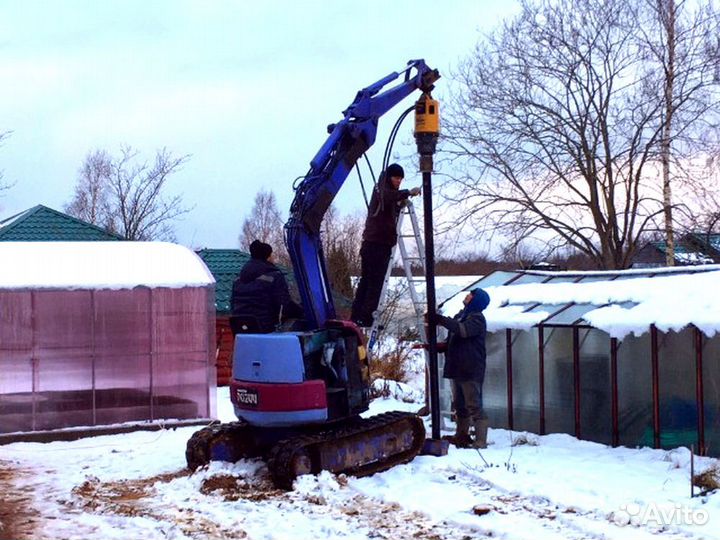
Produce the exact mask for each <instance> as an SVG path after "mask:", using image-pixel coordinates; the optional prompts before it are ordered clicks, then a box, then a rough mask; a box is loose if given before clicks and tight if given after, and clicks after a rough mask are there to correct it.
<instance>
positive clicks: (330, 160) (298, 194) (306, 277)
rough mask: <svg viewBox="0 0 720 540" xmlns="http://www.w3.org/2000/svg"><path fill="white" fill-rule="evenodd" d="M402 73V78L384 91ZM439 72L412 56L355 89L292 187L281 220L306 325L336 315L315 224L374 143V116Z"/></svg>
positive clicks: (426, 85) (429, 83) (426, 89)
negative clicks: (285, 216)
mask: <svg viewBox="0 0 720 540" xmlns="http://www.w3.org/2000/svg"><path fill="white" fill-rule="evenodd" d="M401 76H404V78H403V80H402V82H400V83H399V84H397V85H395V86H393V87H391V88H388V89H386V90H384V91H383V89H384V88H385V87H386V86H387V85H389V84H390V83H392V82H393V81H395V80H397V79H398V78H400V77H401ZM439 78H440V74H439V73H438V71H437V70H434V69H430V68H429V67H428V66H427V65H426V64H425V61H424V60H421V59H420V60H411V61H410V62H408V64H407V67H406V68H405V69H403V70H402V71H399V72H397V71H395V72H393V73H390V74H389V75H387V76H385V77H383V78H382V79H380V80H379V81H377V82H375V83H373V84H371V85H370V86H368V87H367V88H364V89H362V90H360V91H359V92H358V93H357V95H356V96H355V100H354V101H353V102H352V103H351V104H350V106H349V107H348V108H347V109H345V111H343V116H344V118H343V119H342V120H340V121H339V122H338V123H337V124H332V125H330V126H328V132H329V134H330V135H329V137H328V139H327V140H326V141H325V144H323V145H322V147H321V148H320V150H319V151H318V153H317V154H316V155H315V157H314V158H313V159H312V161H311V162H310V170H309V171H308V173H307V174H306V175H305V177H304V178H303V180H302V181H301V182H300V183H299V185H298V186H297V187H296V188H295V198H294V200H293V203H292V206H291V207H290V219H289V220H288V222H287V223H286V224H285V230H286V242H287V247H288V252H289V254H290V258H291V260H292V264H293V270H294V274H295V279H296V281H297V284H298V288H299V290H300V297H301V300H302V305H303V309H304V312H305V319H306V321H307V323H308V325H309V326H310V327H311V328H320V327H322V326H323V325H324V324H325V322H326V321H328V320H330V319H334V318H336V314H335V305H334V303H333V299H332V294H331V291H330V282H329V280H328V276H327V270H326V267H325V257H324V254H323V249H322V244H321V242H320V224H321V223H322V220H323V217H324V216H325V213H326V212H327V209H328V208H329V207H330V204H331V203H332V201H333V199H334V198H335V195H337V192H338V191H339V190H340V188H341V187H342V185H343V183H344V182H345V179H346V178H347V177H348V175H349V174H350V171H351V170H352V168H353V167H354V166H355V163H356V162H357V160H358V159H359V158H360V157H361V156H362V155H363V154H364V153H365V152H366V151H367V150H368V149H369V148H370V147H371V146H372V145H373V144H374V142H375V136H376V134H377V128H378V119H379V118H380V117H381V116H382V115H383V114H385V113H386V112H387V111H389V110H390V109H391V108H392V107H394V106H395V105H397V104H398V103H399V102H400V101H402V100H403V99H404V98H406V97H407V96H408V95H410V94H411V93H412V92H414V91H415V90H420V91H422V92H423V95H426V94H427V95H429V93H430V91H431V90H432V89H433V84H434V83H435V81H437V80H438V79H439Z"/></svg>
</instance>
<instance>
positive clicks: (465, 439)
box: [443, 418, 473, 448]
mask: <svg viewBox="0 0 720 540" xmlns="http://www.w3.org/2000/svg"><path fill="white" fill-rule="evenodd" d="M455 424H456V428H455V435H451V436H449V437H443V439H445V440H447V441H449V442H450V444H453V445H455V446H456V447H457V448H470V447H471V446H472V443H473V440H472V439H471V438H470V434H469V433H468V430H469V429H470V419H469V418H458V419H457V420H456V421H455Z"/></svg>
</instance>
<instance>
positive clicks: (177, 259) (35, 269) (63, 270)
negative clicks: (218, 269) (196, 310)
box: [0, 242, 214, 290]
mask: <svg viewBox="0 0 720 540" xmlns="http://www.w3.org/2000/svg"><path fill="white" fill-rule="evenodd" d="M0 261H3V264H0V290H18V289H63V290H69V289H76V290H86V289H132V288H134V287H137V286H146V287H170V288H183V287H205V286H210V285H212V284H213V283H214V280H213V277H212V275H211V274H210V272H208V269H207V267H206V266H205V265H204V264H203V262H202V261H201V260H200V259H199V258H198V257H197V256H196V255H195V253H193V252H192V251H191V250H190V249H188V248H186V247H183V246H180V245H178V244H171V243H169V242H0ZM6 261H8V262H7V263H6Z"/></svg>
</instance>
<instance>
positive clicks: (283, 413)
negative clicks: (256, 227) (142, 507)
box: [186, 60, 440, 489]
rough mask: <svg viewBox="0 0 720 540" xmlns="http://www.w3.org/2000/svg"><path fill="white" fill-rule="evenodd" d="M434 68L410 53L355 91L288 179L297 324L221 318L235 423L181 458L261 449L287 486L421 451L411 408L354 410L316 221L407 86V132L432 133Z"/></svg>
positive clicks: (358, 379)
mask: <svg viewBox="0 0 720 540" xmlns="http://www.w3.org/2000/svg"><path fill="white" fill-rule="evenodd" d="M439 77H440V75H439V73H438V71H437V70H434V69H430V68H429V67H428V66H427V65H426V64H425V62H424V60H411V61H410V62H408V64H407V66H406V67H405V69H403V70H401V71H399V72H393V73H390V74H389V75H387V76H385V77H383V78H382V79H380V80H379V81H377V82H375V83H374V84H371V85H370V86H368V87H367V88H364V89H362V90H360V91H359V92H358V93H357V95H356V96H355V99H354V101H353V102H352V103H351V104H350V106H349V107H348V108H347V109H346V110H345V111H343V119H342V120H340V121H339V122H337V123H336V124H331V125H330V126H328V133H329V136H328V138H327V140H326V141H325V143H324V144H323V145H322V147H321V148H320V150H319V151H318V152H317V154H316V155H315V157H314V158H313V159H312V161H311V162H310V170H309V172H308V173H307V174H306V175H305V176H304V177H302V179H301V181H300V182H299V183H298V184H297V185H296V186H295V197H294V200H293V203H292V206H291V208H290V218H289V220H288V222H287V223H286V225H285V240H286V243H287V248H288V252H289V254H290V257H291V260H292V264H293V272H294V276H295V280H296V282H297V285H298V289H299V291H300V297H301V300H302V306H303V311H304V321H303V324H302V325H301V326H300V329H295V328H296V327H293V328H292V329H285V328H283V329H281V330H279V331H276V332H272V333H269V334H261V333H254V332H253V324H252V321H243V320H237V319H236V320H233V321H231V323H232V325H233V330H234V332H235V349H234V356H233V379H232V381H231V384H230V398H231V400H232V403H233V407H234V411H235V414H236V416H237V418H238V421H237V422H231V423H225V424H216V425H210V426H208V427H205V428H203V429H201V430H200V431H198V432H196V433H195V434H194V435H193V436H192V437H191V438H190V440H189V441H188V443H187V449H186V459H187V464H188V467H189V468H191V469H196V468H198V467H201V466H203V465H205V464H207V463H208V462H209V461H211V460H222V461H230V462H234V461H237V460H238V459H241V458H246V457H261V458H263V459H265V460H266V461H267V466H268V470H269V472H270V475H271V478H272V480H273V482H274V484H275V485H276V486H277V487H280V488H283V489H291V488H292V484H293V481H294V480H295V478H297V477H298V476H300V475H303V474H317V473H319V472H320V471H323V470H327V471H331V472H333V473H346V474H349V475H354V476H364V475H369V474H373V473H375V472H379V471H384V470H387V469H389V468H391V467H393V466H395V465H397V464H400V463H405V462H408V461H411V460H412V459H413V458H414V457H415V456H416V455H417V454H418V453H419V452H420V450H421V449H422V447H423V443H424V441H425V428H424V424H423V421H422V419H421V418H419V417H418V416H417V415H415V414H411V413H406V412H389V413H385V414H381V415H377V416H373V417H370V418H362V417H361V416H360V415H361V413H363V412H365V411H367V409H368V404H369V401H370V399H369V390H370V378H369V363H368V359H367V353H366V346H365V338H364V336H363V333H362V332H361V330H360V329H359V328H358V327H357V326H356V325H355V324H354V323H352V322H351V321H345V320H338V319H337V316H336V312H335V306H334V303H333V299H332V295H331V290H330V282H329V279H328V275H327V270H326V266H325V257H324V254H323V249H322V245H321V241H320V226H321V223H322V220H323V218H324V216H325V213H326V211H327V210H328V208H329V207H330V204H331V203H332V201H333V199H334V198H335V195H336V194H337V193H338V191H339V190H340V188H341V187H342V185H343V183H344V182H345V180H346V178H347V177H348V175H349V174H350V171H351V170H352V169H353V167H354V166H355V164H356V162H357V160H358V159H359V158H360V157H361V156H362V155H363V154H364V153H365V152H366V151H367V150H368V149H369V148H370V147H371V146H372V145H373V143H374V142H375V137H376V133H377V127H378V119H379V118H380V117H381V116H382V115H383V114H385V113H386V112H387V111H389V110H390V109H391V108H392V107H394V106H395V105H397V104H398V103H399V102H400V101H402V100H403V99H404V98H406V97H407V96H409V95H410V94H412V93H413V92H414V91H416V90H419V91H420V92H421V93H422V96H421V97H420V99H419V100H418V101H417V103H416V104H415V115H416V118H415V125H416V137H418V138H427V137H430V138H431V139H432V138H433V137H434V140H437V135H438V133H437V131H438V107H437V102H436V101H435V100H433V99H432V97H431V95H430V92H431V90H432V89H433V85H434V83H435V81H437V80H438V79H439ZM400 78H402V80H401V82H399V83H396V84H395V85H394V86H391V87H389V88H386V87H387V86H388V85H391V83H393V82H394V81H396V80H398V79H400ZM428 126H429V128H428ZM433 148H434V146H433Z"/></svg>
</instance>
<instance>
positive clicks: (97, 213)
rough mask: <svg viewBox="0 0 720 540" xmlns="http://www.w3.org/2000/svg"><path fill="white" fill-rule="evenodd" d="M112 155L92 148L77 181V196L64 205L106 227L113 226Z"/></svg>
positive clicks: (78, 215) (67, 210)
mask: <svg viewBox="0 0 720 540" xmlns="http://www.w3.org/2000/svg"><path fill="white" fill-rule="evenodd" d="M112 170H113V169H112V158H111V157H110V155H109V154H108V153H107V152H106V151H105V150H93V151H92V152H90V153H88V154H87V155H86V156H85V161H84V162H83V164H82V166H81V167H80V170H79V171H78V179H77V183H76V184H75V196H74V197H73V199H72V201H71V202H70V203H69V204H67V205H65V212H67V213H68V214H70V215H71V216H75V217H77V218H79V219H82V220H84V221H87V222H88V223H93V224H95V225H99V226H101V227H104V228H108V229H110V228H112V227H113V218H114V213H113V209H112V206H111V195H112V194H111V192H110V177H111V175H112Z"/></svg>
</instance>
